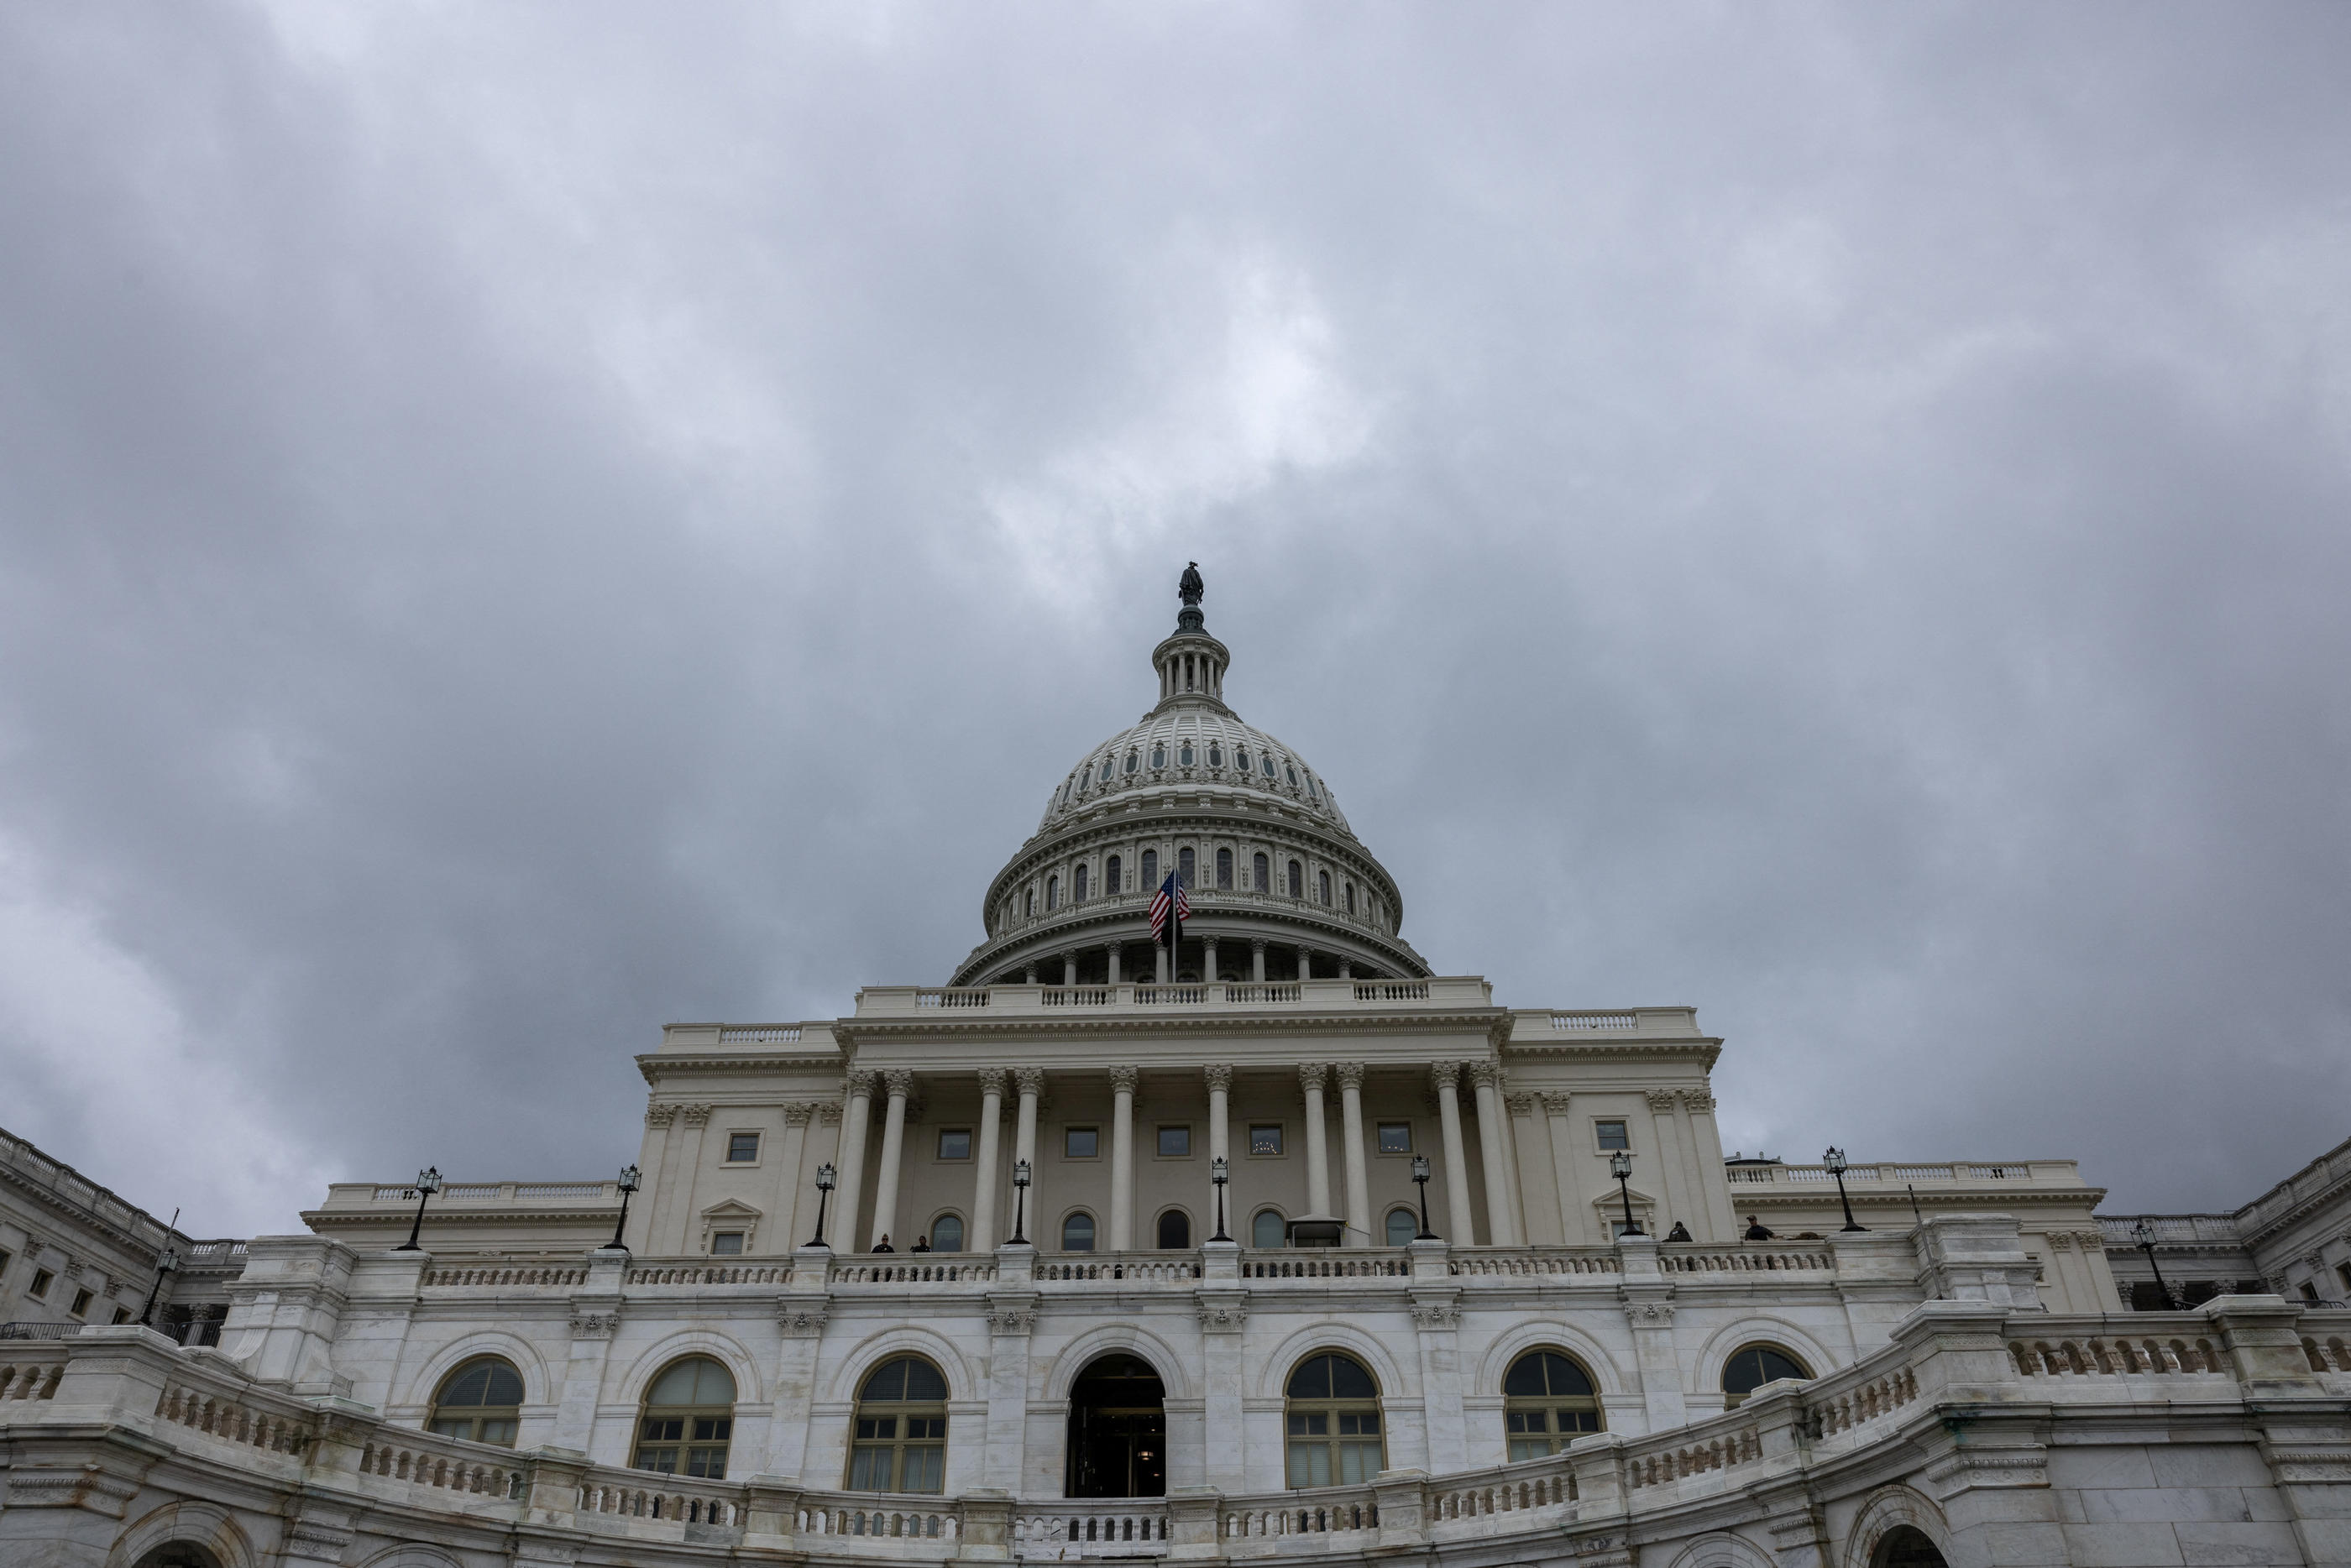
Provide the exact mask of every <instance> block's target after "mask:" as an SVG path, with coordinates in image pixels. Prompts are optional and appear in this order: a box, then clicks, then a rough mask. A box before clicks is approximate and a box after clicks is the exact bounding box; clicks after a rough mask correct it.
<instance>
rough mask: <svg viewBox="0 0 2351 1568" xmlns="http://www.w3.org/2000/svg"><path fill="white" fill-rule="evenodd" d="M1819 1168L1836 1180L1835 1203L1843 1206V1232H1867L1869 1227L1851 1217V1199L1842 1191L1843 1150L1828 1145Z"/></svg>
mask: <svg viewBox="0 0 2351 1568" xmlns="http://www.w3.org/2000/svg"><path fill="white" fill-rule="evenodd" d="M1821 1168H1822V1169H1823V1170H1825V1171H1827V1172H1828V1173H1829V1174H1830V1175H1831V1176H1834V1177H1835V1178H1836V1184H1837V1201H1838V1202H1839V1203H1841V1204H1843V1205H1844V1228H1845V1230H1846V1231H1848V1232H1850V1231H1866V1230H1868V1229H1869V1227H1868V1226H1866V1225H1864V1224H1862V1223H1861V1222H1860V1221H1858V1220H1855V1218H1854V1217H1853V1199H1850V1198H1848V1197H1846V1196H1845V1191H1844V1171H1845V1158H1844V1150H1843V1149H1841V1148H1839V1147H1837V1146H1836V1145H1834V1144H1831V1145H1829V1147H1828V1152H1827V1153H1825V1154H1823V1155H1822V1156H1821Z"/></svg>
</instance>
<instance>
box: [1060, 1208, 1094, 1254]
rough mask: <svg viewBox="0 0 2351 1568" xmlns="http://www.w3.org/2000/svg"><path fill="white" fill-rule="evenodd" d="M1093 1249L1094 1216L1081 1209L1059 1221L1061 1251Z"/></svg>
mask: <svg viewBox="0 0 2351 1568" xmlns="http://www.w3.org/2000/svg"><path fill="white" fill-rule="evenodd" d="M1093 1250H1094V1217H1093V1216H1092V1215H1091V1214H1089V1213H1087V1212H1085V1211H1084V1210H1079V1211H1078V1212H1077V1213H1075V1214H1072V1215H1071V1216H1070V1217H1069V1218H1068V1219H1066V1220H1062V1221H1061V1251H1064V1252H1091V1251H1093Z"/></svg>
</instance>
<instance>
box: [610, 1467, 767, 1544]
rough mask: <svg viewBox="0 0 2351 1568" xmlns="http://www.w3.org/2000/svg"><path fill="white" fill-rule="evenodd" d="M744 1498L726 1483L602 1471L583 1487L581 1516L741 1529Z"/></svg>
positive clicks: (639, 1471) (738, 1490)
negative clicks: (589, 1515) (592, 1515)
mask: <svg viewBox="0 0 2351 1568" xmlns="http://www.w3.org/2000/svg"><path fill="white" fill-rule="evenodd" d="M742 1493H743V1489H742V1488H740V1487H730V1486H728V1485H727V1484H726V1483H725V1482H724V1481H706V1482H695V1481H691V1480H686V1479H684V1477H682V1476H664V1475H653V1474H652V1473H650V1472H648V1471H645V1470H614V1469H603V1468H601V1467H600V1468H599V1469H597V1470H596V1471H595V1472H594V1473H593V1474H591V1475H589V1476H587V1477H585V1478H584V1479H582V1480H581V1481H580V1512H582V1513H590V1514H612V1515H616V1516H618V1517H621V1518H624V1519H653V1520H663V1519H665V1520H668V1521H671V1522H672V1523H674V1524H719V1525H733V1526H735V1527H736V1528H737V1529H740V1528H741V1527H742V1523H743V1500H742Z"/></svg>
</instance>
